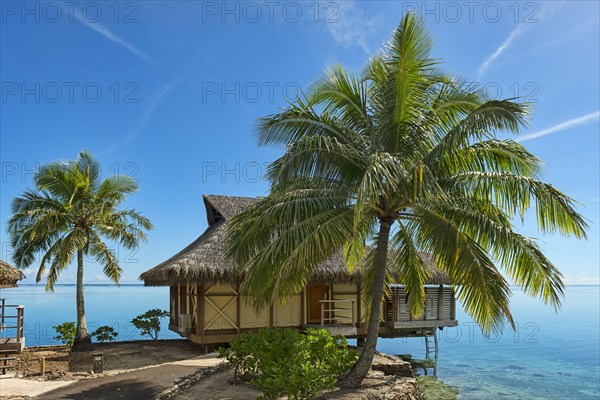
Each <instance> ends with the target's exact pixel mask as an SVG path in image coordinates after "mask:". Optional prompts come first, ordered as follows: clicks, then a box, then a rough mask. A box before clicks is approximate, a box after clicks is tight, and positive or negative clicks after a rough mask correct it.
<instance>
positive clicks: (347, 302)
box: [319, 299, 356, 327]
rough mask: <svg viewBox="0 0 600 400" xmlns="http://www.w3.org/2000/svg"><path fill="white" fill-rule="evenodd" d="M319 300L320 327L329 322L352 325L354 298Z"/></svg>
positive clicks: (353, 322)
mask: <svg viewBox="0 0 600 400" xmlns="http://www.w3.org/2000/svg"><path fill="white" fill-rule="evenodd" d="M319 302H320V303H321V327H324V326H325V325H329V324H342V325H350V326H354V324H355V321H354V303H355V302H356V300H355V299H332V300H319ZM340 304H341V305H340ZM348 314H350V315H348Z"/></svg>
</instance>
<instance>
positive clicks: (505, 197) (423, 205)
mask: <svg viewBox="0 0 600 400" xmlns="http://www.w3.org/2000/svg"><path fill="white" fill-rule="evenodd" d="M432 43H433V42H432V38H431V36H430V35H429V34H428V33H427V31H426V29H425V27H424V25H423V23H422V22H421V21H420V20H419V19H418V18H417V17H415V16H414V15H410V14H409V15H406V16H405V17H404V18H403V20H402V21H401V23H400V25H399V27H398V28H397V29H396V30H395V32H394V33H393V34H392V36H391V38H390V40H389V41H388V43H387V45H386V46H385V47H384V48H383V49H382V50H381V51H380V53H378V54H377V55H376V56H375V57H373V58H372V59H371V60H370V62H369V63H368V65H367V66H366V68H365V69H364V72H363V73H362V74H360V75H355V74H353V73H351V72H349V71H347V70H345V69H343V68H342V67H339V66H335V67H332V68H329V69H328V70H327V71H326V72H325V75H324V76H323V77H322V78H321V79H319V80H318V81H317V82H316V84H315V85H314V86H313V87H312V90H311V91H310V92H309V93H308V94H306V95H302V96H299V97H298V98H297V99H295V100H294V101H292V102H290V104H289V106H288V107H287V108H285V109H284V110H282V111H281V112H279V113H278V114H275V115H272V116H269V117H267V118H264V119H261V120H260V122H259V125H258V143H259V145H275V146H280V147H284V149H285V154H284V155H283V156H282V157H281V158H279V159H277V160H276V161H274V162H273V163H272V164H271V166H270V168H269V170H268V173H267V177H268V179H269V180H270V183H271V188H270V193H269V195H268V196H267V197H265V198H263V199H261V200H260V201H258V202H257V203H256V204H255V205H254V206H252V207H250V208H249V209H248V210H247V211H245V212H243V213H241V214H239V215H237V216H236V217H235V218H233V219H232V220H231V224H230V227H229V230H228V243H229V245H228V246H229V250H228V253H229V255H230V256H231V257H232V259H233V260H234V261H235V262H236V263H237V265H238V266H239V267H240V268H243V270H244V272H245V279H244V282H243V285H242V290H243V291H244V292H245V293H246V294H248V295H249V298H250V299H251V300H252V302H253V303H254V305H255V306H256V307H257V308H260V307H264V306H265V305H267V304H269V303H271V302H273V301H276V300H277V299H281V298H284V299H285V298H286V297H288V296H290V295H292V294H297V293H299V292H300V291H301V290H302V289H303V287H304V286H305V285H306V284H307V282H308V280H309V277H310V275H311V272H312V270H313V269H314V268H315V266H316V265H318V264H319V263H320V262H322V261H324V260H326V259H328V258H329V257H331V256H332V255H333V254H334V253H335V252H337V251H343V253H344V255H345V260H346V263H347V266H348V268H349V269H351V270H352V269H354V268H361V272H362V273H363V274H364V280H365V285H364V287H365V288H366V290H365V297H366V299H367V300H368V302H369V303H370V312H369V316H368V324H367V331H366V337H365V343H364V346H363V349H362V352H361V355H360V357H359V359H358V361H357V363H356V365H355V366H354V367H353V369H352V370H351V371H350V373H349V374H348V375H347V377H346V378H345V380H344V382H343V384H344V385H346V386H357V385H359V384H360V382H361V381H362V379H363V378H364V377H365V375H366V374H367V372H368V369H369V367H370V365H371V363H372V360H373V356H374V351H375V347H376V344H377V336H378V329H379V314H380V308H379V304H380V303H381V301H382V297H383V295H384V292H385V291H386V288H387V284H388V283H389V279H390V276H391V273H392V272H393V275H394V276H396V277H399V280H400V282H401V283H403V284H404V285H405V287H406V291H407V295H408V299H409V304H410V307H411V312H412V314H413V315H414V316H415V317H418V316H420V315H422V313H423V312H424V306H425V291H424V287H423V285H424V284H425V282H426V281H427V279H428V277H429V276H430V271H429V269H428V268H427V266H426V263H425V260H424V259H423V258H422V254H424V253H428V254H431V255H432V256H433V257H434V260H435V262H436V264H437V266H438V268H439V269H440V270H441V271H443V272H444V273H446V274H447V276H448V277H449V278H450V279H451V280H452V282H453V285H454V288H455V290H456V293H457V297H458V299H459V300H460V301H461V303H462V304H463V305H464V308H465V310H466V311H467V313H468V314H469V315H471V316H472V317H473V318H474V320H475V321H476V322H477V323H478V324H479V325H480V327H481V329H482V330H483V332H484V333H485V334H489V333H490V332H491V331H498V330H500V329H502V327H503V325H504V320H505V319H506V320H508V322H509V323H510V324H512V325H513V327H514V323H513V319H512V316H511V313H510V310H509V298H510V295H511V290H510V288H509V284H508V282H507V280H506V279H505V277H504V276H503V275H502V274H501V272H500V270H499V269H503V270H504V272H505V273H506V275H507V276H508V277H509V278H510V279H511V280H512V281H513V282H514V283H516V284H517V285H520V286H522V287H523V289H524V291H525V292H526V293H527V294H529V295H531V296H537V297H539V298H541V300H542V301H543V302H545V303H549V304H550V305H552V306H553V307H555V308H558V307H559V306H560V303H561V298H562V296H563V282H562V275H561V273H560V272H559V271H558V269H557V268H556V267H555V266H554V265H553V264H552V263H551V261H550V260H549V259H548V258H546V256H545V255H544V253H543V252H542V250H541V249H540V247H539V246H538V245H537V244H536V242H535V241H534V240H533V239H531V238H529V237H526V236H524V235H522V234H520V233H519V232H517V230H516V228H515V226H514V225H513V221H514V219H515V217H517V216H518V217H521V218H525V217H526V213H527V210H529V209H530V208H531V207H532V206H533V210H534V211H533V214H535V217H536V219H537V224H538V227H539V229H540V231H541V232H542V233H555V232H559V233H560V234H563V235H574V236H576V237H577V238H585V237H586V229H587V224H586V221H585V219H584V218H583V217H582V216H581V215H580V214H578V213H577V211H576V209H575V206H574V201H573V200H572V199H571V198H569V197H568V196H566V195H565V194H563V193H561V192H560V191H559V190H557V189H556V188H554V187H553V186H552V185H550V184H548V183H545V182H543V181H542V180H540V178H539V172H540V165H541V163H542V161H541V160H540V159H538V158H536V157H535V156H534V155H533V154H531V153H530V152H529V151H528V150H527V149H526V148H525V147H524V146H523V145H521V144H520V143H518V142H516V141H514V140H511V139H506V140H503V139H500V138H499V137H498V134H499V133H501V132H508V133H519V132H520V131H521V130H522V128H524V127H525V126H526V125H527V124H528V115H529V108H528V105H527V104H524V103H520V102H518V100H517V99H506V100H494V99H489V98H486V97H485V95H484V94H483V93H481V92H479V91H475V90H474V89H473V88H472V86H469V85H467V84H466V81H465V80H463V79H456V78H453V77H452V76H450V75H449V74H447V73H445V72H443V71H442V70H441V69H440V65H439V62H438V61H436V60H434V59H432V58H431V56H430V53H431V49H432ZM530 214H531V213H527V216H529V215H530Z"/></svg>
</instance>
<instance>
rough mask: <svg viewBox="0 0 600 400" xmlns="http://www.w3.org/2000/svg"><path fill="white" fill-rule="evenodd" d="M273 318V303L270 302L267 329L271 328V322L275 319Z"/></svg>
mask: <svg viewBox="0 0 600 400" xmlns="http://www.w3.org/2000/svg"><path fill="white" fill-rule="evenodd" d="M274 316H275V312H274V310H273V302H271V304H270V305H269V328H272V327H273V322H274V321H273V320H274V319H275V318H274Z"/></svg>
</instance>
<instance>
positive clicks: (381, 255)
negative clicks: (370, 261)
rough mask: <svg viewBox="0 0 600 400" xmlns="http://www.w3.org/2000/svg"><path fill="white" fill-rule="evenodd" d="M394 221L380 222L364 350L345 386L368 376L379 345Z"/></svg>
mask: <svg viewBox="0 0 600 400" xmlns="http://www.w3.org/2000/svg"><path fill="white" fill-rule="evenodd" d="M391 225H392V221H388V220H381V221H380V224H379V237H378V238H377V254H376V255H375V279H374V280H373V289H372V293H371V311H370V314H369V325H368V326H367V336H366V338H365V342H364V344H363V349H362V352H361V353H360V356H359V357H358V361H356V364H355V365H354V367H353V368H352V369H351V370H350V372H349V373H348V375H346V376H345V377H344V379H343V381H342V382H341V385H342V386H344V387H358V386H360V384H361V382H362V381H363V379H364V378H365V376H367V373H368V372H369V369H370V368H371V364H372V363H373V357H375V348H376V347H377V338H378V336H379V315H380V310H381V300H382V298H383V285H384V282H385V273H386V263H387V253H388V245H389V238H390V227H391Z"/></svg>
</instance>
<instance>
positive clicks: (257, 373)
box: [219, 328, 357, 400]
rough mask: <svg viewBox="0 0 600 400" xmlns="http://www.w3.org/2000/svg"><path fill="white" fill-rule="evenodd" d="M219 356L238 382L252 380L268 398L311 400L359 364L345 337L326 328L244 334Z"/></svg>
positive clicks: (267, 330)
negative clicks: (223, 359) (225, 362)
mask: <svg viewBox="0 0 600 400" xmlns="http://www.w3.org/2000/svg"><path fill="white" fill-rule="evenodd" d="M219 356H220V357H223V358H225V359H226V360H227V361H228V362H229V363H230V364H231V365H232V366H233V367H234V369H235V370H234V371H235V372H234V374H235V377H236V379H243V380H246V381H249V382H250V383H252V384H253V385H255V386H256V387H258V388H259V389H260V390H262V391H263V393H264V396H263V397H264V398H265V399H275V398H277V397H280V396H287V397H288V398H289V399H292V400H294V399H310V398H313V397H315V396H316V395H317V394H318V393H319V392H321V391H322V390H324V389H331V388H333V387H335V384H336V383H337V379H338V378H339V377H340V376H341V375H343V374H344V373H346V372H347V371H348V370H349V369H350V368H351V367H352V365H354V363H355V362H356V358H357V354H356V353H355V352H354V351H350V350H349V349H348V343H347V342H346V339H345V338H344V337H342V336H335V337H334V336H331V333H330V332H329V331H327V330H324V329H319V330H317V329H311V328H309V329H308V330H307V331H306V334H302V333H300V332H298V331H295V330H291V329H263V330H261V331H260V332H259V333H258V334H247V335H242V338H241V339H240V340H239V341H235V342H232V343H231V344H230V347H228V348H220V349H219Z"/></svg>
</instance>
